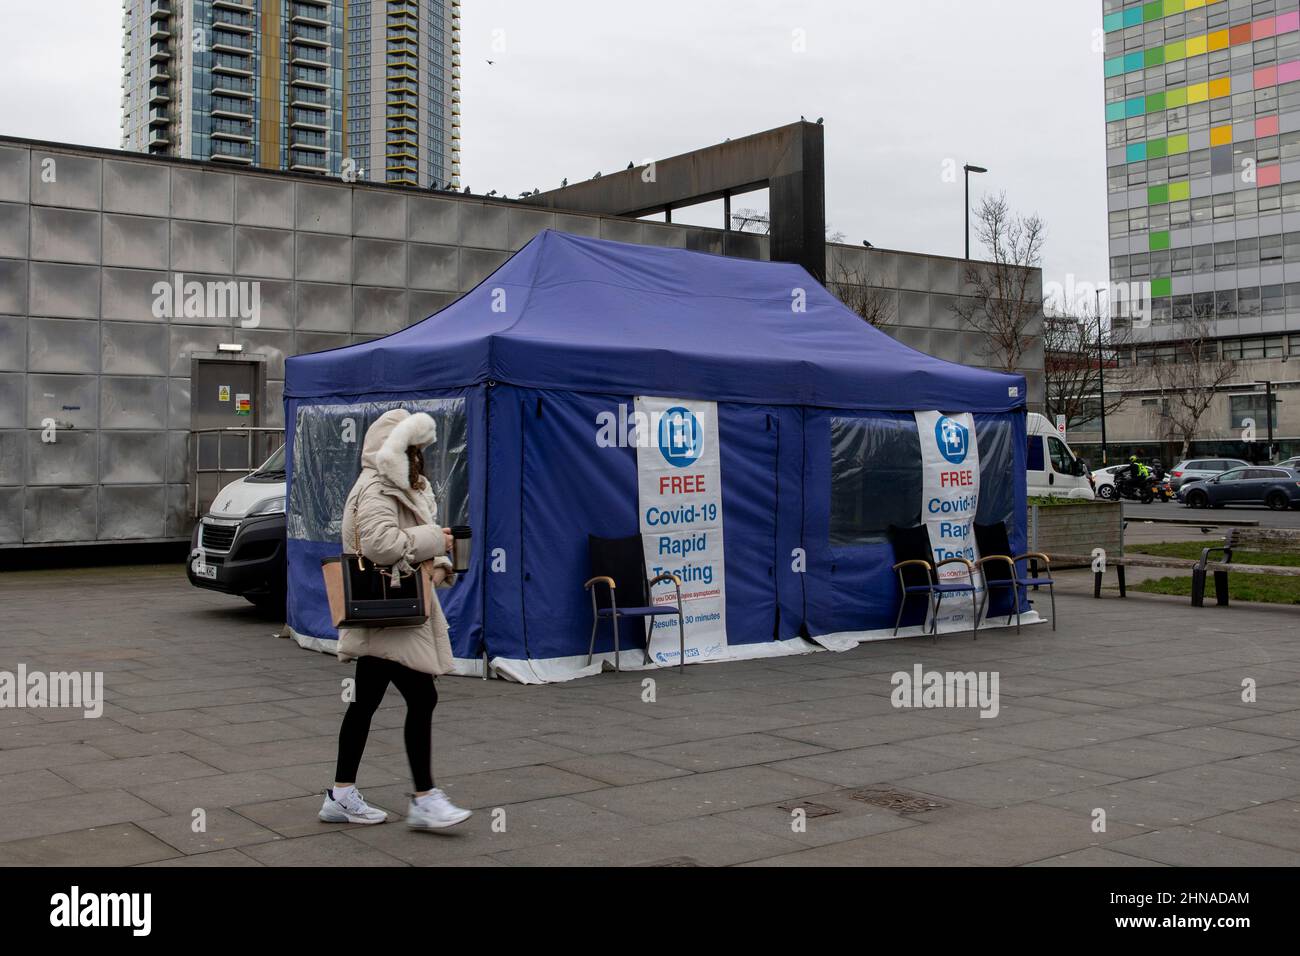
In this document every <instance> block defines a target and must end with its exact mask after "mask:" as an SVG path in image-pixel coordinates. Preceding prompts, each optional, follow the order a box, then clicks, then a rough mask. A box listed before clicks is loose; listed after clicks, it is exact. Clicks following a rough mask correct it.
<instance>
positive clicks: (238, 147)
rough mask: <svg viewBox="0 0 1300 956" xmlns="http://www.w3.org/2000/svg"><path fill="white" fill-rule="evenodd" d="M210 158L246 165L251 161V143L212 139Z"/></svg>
mask: <svg viewBox="0 0 1300 956" xmlns="http://www.w3.org/2000/svg"><path fill="white" fill-rule="evenodd" d="M212 158H213V159H214V160H218V161H222V162H231V163H242V164H244V165H247V164H249V163H251V162H252V161H253V146H252V144H251V143H240V142H235V141H233V140H225V139H214V140H213V141H212Z"/></svg>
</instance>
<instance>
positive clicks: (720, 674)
mask: <svg viewBox="0 0 1300 956" xmlns="http://www.w3.org/2000/svg"><path fill="white" fill-rule="evenodd" d="M1061 581H1062V584H1061V585H1060V586H1059V587H1058V595H1057V606H1058V613H1059V620H1058V628H1057V630H1056V631H1055V632H1053V631H1052V629H1051V627H1050V626H1048V625H1037V626H1034V627H1026V628H1025V629H1024V632H1023V633H1022V634H1020V635H1017V634H1016V632H1015V629H1014V627H1013V628H1010V629H1000V630H990V631H986V632H983V633H981V635H980V637H979V640H978V641H972V640H971V639H970V637H969V636H968V635H962V634H957V635H948V636H944V637H942V638H941V639H940V640H939V642H938V643H937V644H932V643H931V642H930V641H929V640H928V639H907V640H899V641H884V642H877V643H872V644H867V645H861V646H859V647H857V648H856V649H854V650H851V651H848V652H845V653H830V652H827V653H819V654H813V655H807V656H800V657H788V658H779V659H769V660H759V661H747V662H737V663H727V664H717V665H698V666H694V667H689V668H687V670H686V673H685V674H682V675H679V674H677V673H676V672H675V671H671V670H664V671H659V672H655V673H652V674H647V673H644V672H643V673H627V674H621V675H615V674H612V673H610V674H605V675H601V676H599V677H596V678H592V679H587V680H581V681H575V682H572V683H567V684H558V685H548V686H531V687H523V686H519V685H515V684H511V683H507V682H505V681H500V680H492V681H483V680H478V679H471V678H442V679H440V680H439V690H440V694H441V702H440V704H439V706H438V709H437V712H436V714H435V716H434V769H435V772H436V774H437V776H438V782H439V785H440V786H442V787H443V788H445V789H446V791H447V792H448V794H449V795H450V796H451V798H452V799H453V800H454V801H455V802H457V803H459V804H462V805H465V806H468V807H471V808H473V809H474V810H475V811H476V812H475V815H474V817H473V818H472V819H471V820H470V821H468V822H467V823H465V824H463V825H461V826H460V827H458V828H456V829H455V830H451V831H447V832H444V833H437V834H431V833H412V832H410V831H408V830H407V829H406V827H405V826H404V824H403V823H402V822H401V820H400V817H398V816H394V817H393V819H392V822H390V823H388V824H384V825H379V826H371V827H360V826H338V825H327V824H323V823H321V822H319V821H318V820H317V818H316V813H317V811H318V810H319V807H320V802H321V789H322V788H323V787H325V786H327V785H328V784H329V783H330V780H331V776H332V773H333V759H334V750H335V742H336V734H337V730H338V724H339V719H340V716H341V714H342V712H343V709H344V704H343V703H342V701H341V697H340V686H341V684H340V682H341V680H342V679H343V678H345V677H347V676H348V675H350V673H351V669H350V668H348V667H345V666H344V665H341V664H339V663H338V662H337V661H336V660H334V659H333V658H332V657H328V656H325V655H321V654H318V653H314V652H310V651H305V650H302V649H300V648H298V647H297V646H296V645H294V644H293V643H292V642H291V641H288V640H283V639H278V638H276V637H274V636H273V634H274V632H275V631H276V630H277V627H278V622H274V621H267V620H265V619H263V618H261V617H259V616H258V614H257V612H255V611H254V610H253V609H252V608H251V607H250V606H246V605H244V604H243V602H241V601H240V600H239V599H238V598H230V597H226V596H223V595H219V594H214V593H209V592H204V591H199V590H196V589H194V588H192V587H190V586H189V585H188V584H187V583H186V581H185V578H184V574H183V571H182V569H181V568H179V567H157V566H153V567H135V568H130V567H128V568H101V569H91V570H78V571H70V570H56V571H30V572H13V573H8V574H5V575H3V576H0V606H3V608H4V609H5V611H4V624H5V626H4V628H3V632H0V671H10V672H14V671H16V669H17V667H18V665H19V664H22V665H25V666H26V668H27V670H28V672H29V673H30V672H34V671H41V670H45V671H67V670H73V669H76V670H90V671H100V672H102V673H103V675H104V696H105V698H106V703H105V704H104V710H103V714H102V716H100V717H98V718H93V719H86V718H84V717H83V716H82V713H81V712H80V711H76V710H47V709H38V708H30V707H29V708H22V709H14V708H4V709H0V804H3V806H4V808H5V812H4V813H3V814H2V815H0V865H16V864H68V865H78V866H84V865H112V866H133V865H147V866H154V865H159V866H173V865H176V866H187V865H190V866H258V865H265V866H280V865H306V866H320V865H339V864H345V865H349V866H358V865H373V866H396V865H429V866H443V865H465V866H468V865H476V866H562V865H630V866H636V865H645V866H722V865H757V866H840V865H878V866H902V865H932V864H933V865H976V866H991V865H1033V866H1179V865H1206V864H1212V865H1216V866H1225V865H1226V866H1236V865H1292V866H1294V865H1297V864H1300V637H1297V628H1296V624H1297V617H1296V613H1297V612H1296V610H1295V609H1293V608H1267V607H1260V606H1248V605H1242V604H1235V605H1234V606H1232V607H1230V608H1217V607H1210V608H1202V609H1193V608H1191V607H1189V606H1188V605H1187V603H1186V601H1185V600H1180V599H1176V598H1164V597H1160V596H1155V595H1132V596H1130V597H1129V598H1128V599H1126V600H1121V599H1119V598H1118V597H1116V596H1114V594H1113V592H1109V593H1107V595H1106V596H1104V597H1103V598H1102V599H1100V600H1094V599H1093V598H1092V597H1091V596H1090V592H1091V575H1090V574H1089V573H1088V572H1087V571H1081V572H1068V573H1066V574H1064V575H1062V576H1061ZM1042 598H1043V603H1042V606H1043V608H1044V610H1046V601H1045V598H1046V595H1045V594H1043V595H1042ZM917 664H920V665H921V666H922V668H923V669H924V670H926V671H930V670H935V671H944V672H947V671H963V672H965V671H975V672H980V673H983V674H985V675H986V676H987V677H989V678H990V679H991V678H992V676H993V675H996V676H997V678H998V702H999V709H998V713H997V716H996V717H992V718H983V717H980V716H979V711H978V710H975V709H971V708H963V707H935V708H923V707H915V708H896V707H894V706H893V705H892V703H891V692H892V691H893V689H894V687H893V684H892V683H891V675H893V674H894V673H896V672H909V673H910V672H911V671H912V669H913V667H914V666H915V665H917ZM0 676H2V675H0ZM647 677H649V678H652V679H653V681H654V684H653V691H654V693H653V695H650V694H649V693H648V692H647V688H646V685H644V683H643V681H644V680H645V679H646V678H647ZM1243 681H1246V682H1248V683H1251V686H1253V687H1254V688H1255V690H1254V695H1253V699H1251V701H1250V702H1245V701H1244V700H1243V694H1244V692H1243ZM1252 682H1253V683H1252ZM650 696H653V701H648V700H647V699H646V698H647V697H650ZM1246 696H1250V695H1246ZM402 718H403V708H402V705H401V701H400V697H398V695H397V694H396V692H395V691H390V693H389V696H388V698H387V700H386V701H385V705H384V707H383V708H382V709H381V710H380V712H379V713H378V714H377V715H376V719H375V722H374V727H373V731H372V735H371V739H370V743H369V746H368V748H367V750H366V755H365V759H364V761H363V762H362V767H361V780H360V786H361V788H362V790H363V791H364V793H365V794H366V797H367V799H369V800H370V801H371V802H372V803H374V804H377V805H379V806H381V807H385V808H387V809H389V810H390V811H394V812H395V813H400V812H402V811H404V809H405V805H406V799H407V797H406V794H407V790H408V787H409V783H408V781H407V768H406V760H405V756H404V754H403V750H402V741H401V724H402Z"/></svg>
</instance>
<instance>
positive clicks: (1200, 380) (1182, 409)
mask: <svg viewBox="0 0 1300 956" xmlns="http://www.w3.org/2000/svg"><path fill="white" fill-rule="evenodd" d="M1182 333H1183V335H1182V338H1181V339H1180V340H1179V341H1178V342H1177V343H1176V347H1175V354H1174V355H1173V356H1170V357H1160V356H1159V353H1156V358H1155V361H1154V364H1153V365H1152V366H1151V379H1152V381H1153V382H1154V383H1155V384H1156V386H1157V387H1158V388H1159V389H1160V394H1161V397H1163V398H1164V399H1165V400H1166V402H1167V403H1168V412H1167V417H1166V421H1167V422H1168V425H1169V430H1170V432H1171V433H1172V434H1173V435H1174V437H1175V438H1177V439H1179V440H1181V441H1182V443H1183V451H1182V455H1183V457H1184V458H1186V457H1187V455H1188V454H1189V453H1190V451H1191V445H1192V441H1193V440H1195V438H1196V433H1197V430H1198V428H1199V427H1200V422H1201V418H1202V417H1203V416H1204V415H1205V413H1206V411H1207V410H1208V409H1209V407H1210V406H1211V405H1212V404H1213V403H1214V397H1215V395H1216V394H1217V393H1218V390H1219V389H1220V388H1222V387H1223V386H1224V385H1226V384H1227V383H1228V382H1229V381H1231V380H1232V378H1233V377H1234V376H1235V375H1236V373H1237V363H1236V362H1235V361H1234V360H1232V359H1229V358H1225V357H1224V356H1223V353H1222V351H1221V350H1220V349H1219V343H1218V342H1217V341H1216V340H1215V339H1214V337H1213V336H1212V335H1211V325H1210V320H1209V319H1208V318H1207V317H1206V316H1204V315H1197V316H1195V317H1193V318H1191V319H1188V320H1186V321H1185V322H1183V324H1182Z"/></svg>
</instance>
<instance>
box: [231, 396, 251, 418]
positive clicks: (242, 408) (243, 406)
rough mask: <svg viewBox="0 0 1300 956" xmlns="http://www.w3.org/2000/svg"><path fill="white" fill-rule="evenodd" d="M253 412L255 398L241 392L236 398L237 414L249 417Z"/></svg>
mask: <svg viewBox="0 0 1300 956" xmlns="http://www.w3.org/2000/svg"><path fill="white" fill-rule="evenodd" d="M252 410H253V397H252V396H251V395H249V394H248V393H247V392H240V393H239V394H238V395H236V396H235V414H236V415H248V414H250V413H251V412H252Z"/></svg>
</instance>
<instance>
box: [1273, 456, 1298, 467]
mask: <svg viewBox="0 0 1300 956" xmlns="http://www.w3.org/2000/svg"><path fill="white" fill-rule="evenodd" d="M1277 467H1278V468H1300V455H1297V456H1296V457H1294V458H1288V459H1287V460H1286V461H1279V462H1278V463H1277Z"/></svg>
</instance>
